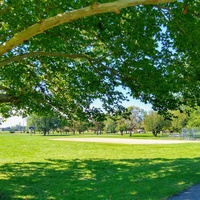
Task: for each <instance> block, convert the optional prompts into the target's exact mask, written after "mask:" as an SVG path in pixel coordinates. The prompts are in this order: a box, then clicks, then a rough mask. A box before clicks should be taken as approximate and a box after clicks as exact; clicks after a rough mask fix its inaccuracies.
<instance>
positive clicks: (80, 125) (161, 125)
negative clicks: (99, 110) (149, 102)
mask: <svg viewBox="0 0 200 200" xmlns="http://www.w3.org/2000/svg"><path fill="white" fill-rule="evenodd" d="M171 114H172V118H171V119H166V118H165V116H162V115H159V114H158V113H157V112H155V111H151V112H149V113H147V112H146V111H145V110H143V109H141V108H139V107H135V106H131V107H129V108H128V109H127V110H126V111H125V112H123V113H121V114H117V115H109V114H106V115H105V118H101V119H98V120H97V119H87V120H66V119H63V118H62V119H61V118H58V117H57V116H37V115H31V116H30V117H29V118H28V120H27V126H28V127H29V129H30V130H29V131H39V132H42V133H43V134H44V135H46V134H49V133H55V132H57V133H68V132H72V133H73V134H75V133H76V132H78V133H79V134H81V133H83V132H85V131H92V132H94V133H96V134H102V133H103V132H106V133H120V134H121V135H123V134H124V133H126V134H130V136H132V134H133V133H140V132H152V134H153V135H154V136H157V134H159V133H161V132H163V131H165V132H166V131H167V132H180V131H181V129H182V128H184V127H200V117H199V114H200V109H197V110H194V111H193V112H191V114H190V116H189V115H187V114H186V113H181V112H180V111H171Z"/></svg>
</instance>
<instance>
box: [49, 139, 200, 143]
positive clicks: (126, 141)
mask: <svg viewBox="0 0 200 200" xmlns="http://www.w3.org/2000/svg"><path fill="white" fill-rule="evenodd" d="M53 140H58V141H73V142H100V143H115V144H180V143H197V142H200V141H192V140H149V139H123V138H59V139H53Z"/></svg>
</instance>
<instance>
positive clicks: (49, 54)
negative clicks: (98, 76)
mask: <svg viewBox="0 0 200 200" xmlns="http://www.w3.org/2000/svg"><path fill="white" fill-rule="evenodd" d="M36 56H46V57H64V58H71V59H78V58H79V59H80V58H84V59H87V60H95V59H93V58H91V57H89V56H87V55H84V54H67V53H62V52H43V51H40V52H31V53H26V54H22V55H17V56H12V57H10V58H8V59H6V60H3V61H0V66H5V65H8V64H10V63H11V62H14V61H19V60H22V59H24V58H29V57H36Z"/></svg>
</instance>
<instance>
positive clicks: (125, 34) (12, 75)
mask: <svg viewBox="0 0 200 200" xmlns="http://www.w3.org/2000/svg"><path fill="white" fill-rule="evenodd" d="M109 2H112V1H106V0H102V1H100V2H99V3H100V4H99V5H97V4H95V5H96V8H95V6H94V5H93V4H94V3H95V2H94V1H86V2H82V1H75V2H74V1H73V2H66V1H64V0H60V1H55V0H53V1H45V0H43V1H37V0H32V1H26V0H23V1H20V2H18V1H15V0H14V1H6V2H4V4H3V7H2V9H3V10H2V11H0V14H1V16H2V18H1V20H2V21H1V27H0V28H1V30H0V31H1V32H0V33H1V36H0V43H1V48H2V49H3V50H2V52H6V53H5V54H4V55H2V57H1V59H0V66H1V68H0V88H1V89H0V93H2V94H6V95H8V96H9V98H10V99H11V100H12V101H10V102H8V101H5V102H4V104H1V105H0V106H1V107H2V111H1V112H3V113H4V114H7V113H9V110H12V109H14V110H20V111H22V110H23V111H24V113H31V112H33V111H34V112H38V113H49V112H50V113H51V112H52V113H53V112H58V113H60V114H61V115H66V116H67V117H68V118H83V117H84V116H86V117H91V115H93V114H94V113H96V111H98V112H101V111H100V109H97V110H95V109H94V110H93V109H92V108H91V106H90V105H91V103H92V102H94V100H95V99H101V101H102V102H103V108H104V109H105V110H106V111H108V112H115V110H118V109H119V110H123V109H122V107H120V103H121V102H122V101H123V100H124V99H125V95H124V94H123V93H121V92H120V91H118V86H122V87H125V88H126V87H128V88H129V91H130V92H131V95H132V96H133V97H134V98H137V99H140V100H141V101H143V102H145V103H151V104H152V105H153V108H154V109H155V110H158V111H160V112H166V111H167V110H169V109H170V110H173V109H178V108H180V106H181V105H182V104H184V105H189V106H194V105H196V104H199V76H198V74H199V44H200V42H198V41H199V38H200V37H199V28H200V20H199V16H198V14H199V13H200V10H199V9H200V6H199V1H193V2H191V1H186V0H185V1H183V2H181V3H180V2H174V3H169V4H163V5H161V4H159V5H146V6H142V5H139V6H133V7H129V8H125V9H122V10H121V11H120V13H118V14H116V13H109V12H108V11H110V12H113V10H112V8H111V7H109V5H112V4H104V3H109ZM149 2H150V1H149ZM113 3H116V5H118V6H119V4H120V5H121V6H122V4H123V5H125V3H126V1H120V2H119V1H116V2H113ZM92 5H93V6H92ZM105 5H107V8H106V7H103V6H105ZM87 6H89V7H88V8H87V10H85V12H83V13H82V14H81V12H82V10H83V9H84V8H85V9H86V7H87ZM127 6H130V5H127ZM77 9H82V10H77ZM95 9H96V10H95ZM98 9H99V10H98ZM100 9H102V10H101V11H100ZM97 10H98V12H99V13H103V12H108V13H106V14H99V15H93V14H95V13H96V11H97ZM69 11H74V12H69ZM86 11H87V12H89V13H90V14H89V15H92V16H90V17H84V16H86V15H84V14H86V13H87V12H86ZM115 12H116V10H115ZM63 13H65V14H66V15H67V14H69V15H70V16H69V17H71V18H70V19H75V18H76V19H77V20H71V21H70V20H69V21H68V23H64V21H63V22H62V20H63V16H64V14H63ZM56 15H57V18H56V17H55V18H54V17H53V16H56ZM74 15H77V16H75V18H73V17H74ZM87 16H88V15H87ZM50 17H53V18H50ZM59 17H60V18H59ZM46 19H48V20H49V21H48V20H46ZM55 19H56V20H57V21H56V22H55V24H54V20H55ZM59 20H61V21H60V22H59V23H61V24H60V25H59V26H58V24H59V23H58V21H59ZM65 20H66V19H65ZM67 20H68V19H67ZM67 20H66V21H67ZM44 21H45V23H43V22H44ZM66 21H65V22H66ZM49 24H51V25H49ZM32 25H34V26H33V27H36V28H37V31H36V29H34V28H33V29H30V27H32ZM48 27H53V28H51V29H49V28H48ZM22 30H24V32H23V34H22V33H21V32H20V31H22ZM27 30H29V31H27ZM30 30H34V31H35V32H34V33H32V32H31V31H30ZM38 31H39V32H38ZM29 32H30V33H29ZM39 33H40V34H39ZM27 34H28V35H27ZM31 34H33V35H31ZM13 36H15V37H16V38H17V39H16V38H15V37H13ZM20 37H21V38H20ZM11 38H12V39H11ZM10 39H11V40H10ZM16 40H20V41H22V42H19V41H18V42H19V45H17V44H18V43H15V42H16ZM9 42H10V43H9ZM2 44H4V45H2ZM9 45H10V46H9ZM4 47H5V48H7V47H8V49H9V47H10V48H11V49H9V50H4ZM2 88H4V89H2ZM5 88H6V89H5ZM4 96H5V95H4ZM1 102H2V101H1ZM4 107H5V109H4Z"/></svg>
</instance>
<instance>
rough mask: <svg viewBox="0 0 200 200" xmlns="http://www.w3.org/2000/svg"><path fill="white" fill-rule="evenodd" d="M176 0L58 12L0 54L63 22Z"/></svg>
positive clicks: (138, 0) (129, 0)
mask: <svg viewBox="0 0 200 200" xmlns="http://www.w3.org/2000/svg"><path fill="white" fill-rule="evenodd" d="M173 1H175V0H117V1H114V2H109V3H103V4H97V3H95V4H93V5H91V6H88V7H85V8H81V9H77V10H73V11H70V12H65V13H61V14H58V15H56V16H54V17H50V18H48V19H44V20H41V21H40V22H38V23H36V24H34V25H32V26H30V27H28V28H27V29H25V30H23V31H21V32H19V33H16V34H15V35H14V36H13V37H12V38H11V39H10V40H8V41H6V42H4V43H3V44H2V45H1V46H0V55H3V54H4V53H6V52H8V51H10V50H11V49H13V48H14V47H16V46H18V45H20V44H22V43H23V42H24V41H26V40H29V39H30V38H31V37H33V36H35V35H37V34H40V33H43V32H44V31H46V30H48V29H50V28H53V27H55V26H59V25H61V24H63V23H67V22H71V21H74V20H77V19H80V18H84V17H88V16H92V15H97V14H101V13H108V12H115V13H119V12H120V10H121V9H123V8H127V7H132V6H137V5H148V4H164V3H169V2H173Z"/></svg>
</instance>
